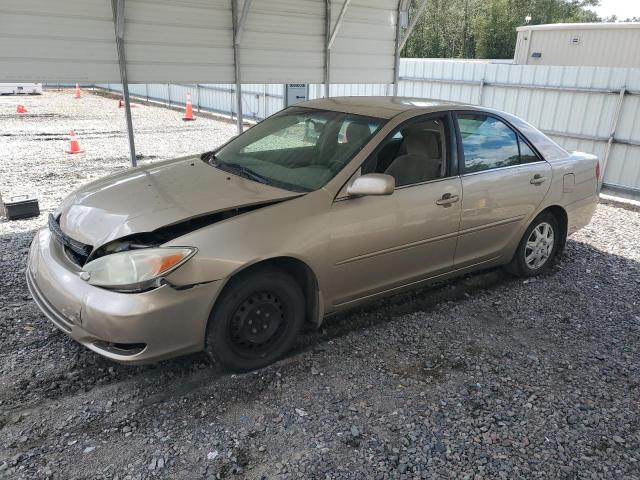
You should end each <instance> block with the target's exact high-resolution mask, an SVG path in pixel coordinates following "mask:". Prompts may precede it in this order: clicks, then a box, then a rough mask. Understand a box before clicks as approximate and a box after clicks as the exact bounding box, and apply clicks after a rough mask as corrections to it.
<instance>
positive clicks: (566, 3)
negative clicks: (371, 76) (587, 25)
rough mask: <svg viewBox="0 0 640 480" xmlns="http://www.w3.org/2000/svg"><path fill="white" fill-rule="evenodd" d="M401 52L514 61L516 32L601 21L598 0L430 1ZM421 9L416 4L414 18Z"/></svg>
mask: <svg viewBox="0 0 640 480" xmlns="http://www.w3.org/2000/svg"><path fill="white" fill-rule="evenodd" d="M427 1H428V2H429V3H428V4H427V7H426V8H425V11H424V13H423V14H422V16H421V18H420V20H419V21H418V24H417V25H416V28H415V30H414V31H413V34H412V35H411V38H409V40H408V41H407V43H406V45H405V48H404V50H403V52H402V54H403V56H405V57H422V58H512V57H513V52H514V50H515V44H516V38H517V35H516V28H517V27H518V26H521V25H525V24H526V20H525V18H526V17H531V18H530V21H529V24H531V25H538V24H543V23H563V22H566V23H575V22H599V21H602V19H601V18H599V17H598V15H597V14H596V13H594V12H593V11H591V10H589V9H588V8H587V7H589V6H595V5H598V0H427ZM418 5H419V1H418V0H412V5H411V9H410V15H411V13H414V12H415V11H416V9H417V7H418Z"/></svg>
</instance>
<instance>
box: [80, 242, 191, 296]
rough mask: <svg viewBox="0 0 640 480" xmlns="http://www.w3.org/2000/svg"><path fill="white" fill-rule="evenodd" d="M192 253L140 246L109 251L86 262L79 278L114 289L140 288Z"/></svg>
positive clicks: (189, 256) (147, 286)
mask: <svg viewBox="0 0 640 480" xmlns="http://www.w3.org/2000/svg"><path fill="white" fill-rule="evenodd" d="M195 253H196V249H195V248H184V247H180V248H173V247H170V248H142V249H139V250H129V251H126V252H119V253H112V254H110V255H105V256H104V257H100V258H98V259H96V260H93V261H91V262H89V263H87V264H86V265H85V266H84V268H83V272H82V273H81V274H80V277H81V278H83V279H84V280H86V281H87V282H89V283H90V284H91V285H95V286H98V287H105V288H112V289H115V290H124V291H136V290H144V289H146V288H149V287H151V286H153V285H154V282H155V281H157V280H158V279H159V278H160V277H162V276H163V275H166V274H168V273H169V272H171V271H172V270H175V269H176V268H178V267H179V266H180V265H182V264H183V263H185V262H186V261H187V260H189V259H190V258H191V257H192V256H193V255H194V254H195Z"/></svg>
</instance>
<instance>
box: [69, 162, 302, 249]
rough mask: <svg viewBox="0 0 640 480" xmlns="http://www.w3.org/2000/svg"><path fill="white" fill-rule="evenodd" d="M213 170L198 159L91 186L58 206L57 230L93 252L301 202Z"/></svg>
mask: <svg viewBox="0 0 640 480" xmlns="http://www.w3.org/2000/svg"><path fill="white" fill-rule="evenodd" d="M299 195H300V193H297V192H289V191H287V190H282V189H279V188H275V187H271V186H268V185H264V184H261V183H257V182H254V181H252V180H248V179H245V178H242V177H238V176H236V175H233V174H230V173H227V172H224V171H222V170H219V169H217V168H215V167H212V166H210V165H208V164H206V163H205V162H203V161H202V160H200V157H199V156H194V157H186V158H180V159H176V160H171V161H168V162H163V163H157V164H154V165H150V166H146V167H142V168H136V169H133V170H129V171H127V172H123V173H120V174H116V175H111V176H109V177H106V178H103V179H100V180H98V181H96V182H92V183H90V184H88V185H86V186H84V187H83V188H81V189H79V190H77V191H76V192H74V193H73V194H71V195H70V196H69V197H68V198H67V199H66V200H65V201H64V202H63V204H62V206H61V215H60V227H61V228H62V231H63V232H64V233H65V234H67V235H69V236H70V237H71V238H73V239H75V240H77V241H79V242H82V243H85V244H88V245H93V246H94V247H99V246H101V245H104V244H105V243H107V242H110V241H111V240H115V239H117V238H121V237H124V236H126V235H130V234H132V233H141V232H151V231H153V230H155V229H157V228H160V227H163V226H166V225H171V224H173V223H177V222H180V221H182V220H187V219H189V218H193V217H197V216H200V215H204V214H209V213H215V212H220V211H224V210H229V209H233V208H237V207H244V206H248V205H256V204H260V203H267V202H273V201H276V200H281V199H286V198H290V197H295V196H299Z"/></svg>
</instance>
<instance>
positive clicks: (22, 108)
mask: <svg viewBox="0 0 640 480" xmlns="http://www.w3.org/2000/svg"><path fill="white" fill-rule="evenodd" d="M16 113H27V109H26V108H24V105H18V108H16Z"/></svg>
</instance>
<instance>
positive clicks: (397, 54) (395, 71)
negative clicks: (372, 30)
mask: <svg viewBox="0 0 640 480" xmlns="http://www.w3.org/2000/svg"><path fill="white" fill-rule="evenodd" d="M401 14H402V1H398V10H397V11H396V44H395V49H394V52H395V54H394V57H393V96H394V97H396V96H398V80H399V77H400V33H401V32H400V29H401V28H402V27H401V25H400V16H401Z"/></svg>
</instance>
